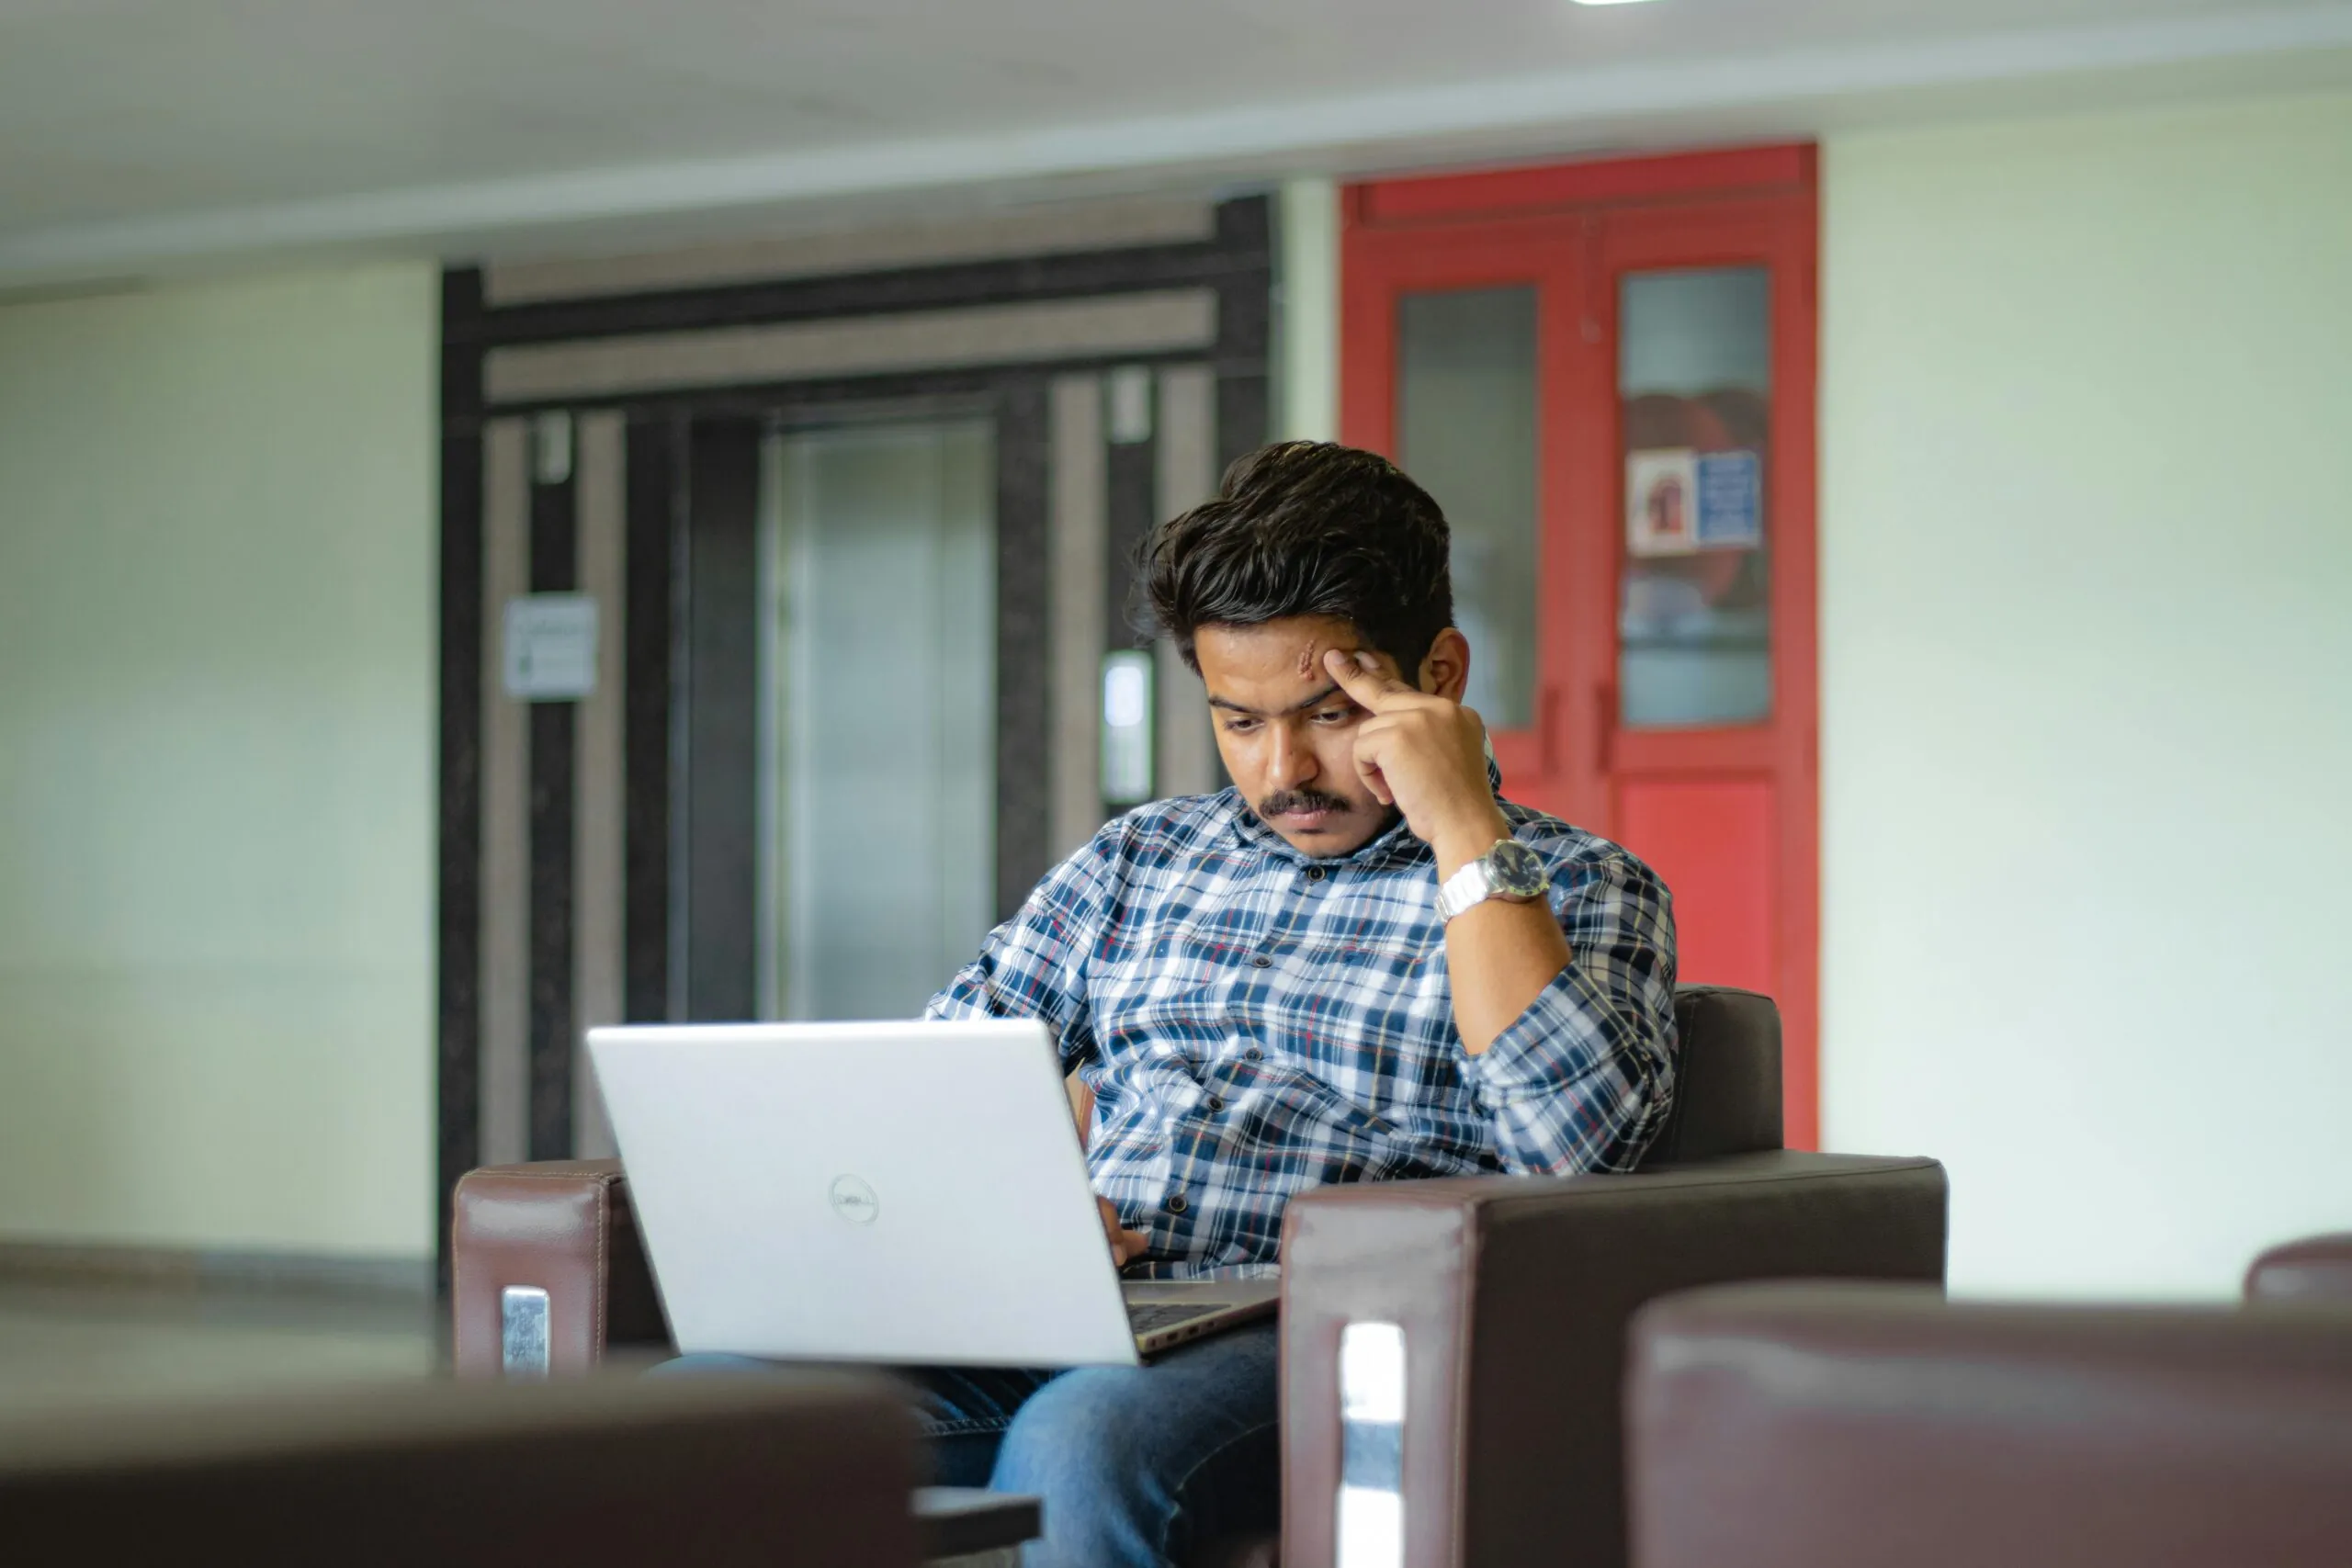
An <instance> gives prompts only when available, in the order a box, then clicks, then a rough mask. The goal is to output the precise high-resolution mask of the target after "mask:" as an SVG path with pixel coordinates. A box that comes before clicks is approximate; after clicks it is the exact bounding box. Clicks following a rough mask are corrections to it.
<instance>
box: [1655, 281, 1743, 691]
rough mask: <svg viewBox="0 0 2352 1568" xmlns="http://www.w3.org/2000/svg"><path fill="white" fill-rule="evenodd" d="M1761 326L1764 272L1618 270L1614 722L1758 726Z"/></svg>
mask: <svg viewBox="0 0 2352 1568" xmlns="http://www.w3.org/2000/svg"><path fill="white" fill-rule="evenodd" d="M1770 326H1771V275H1770V272H1769V271H1768V270H1767V269H1766V268H1764V267H1756V266H1750V267H1721V268H1713V269H1709V270H1706V271H1691V272H1645V273H1630V274H1628V275H1626V276H1625V277H1624V279H1623V283H1622V284H1621V286H1620V290H1619V295H1618V317H1617V342H1618V360H1617V391H1618V398H1619V411H1620V426H1621V428H1622V429H1623V433H1624V460H1625V552H1624V567H1623V576H1622V577H1621V579H1620V590H1621V592H1620V593H1619V596H1618V626H1617V630H1618V648H1619V651H1618V693H1619V697H1618V701H1619V704H1620V708H1619V714H1620V722H1622V723H1623V724H1624V725H1625V726H1627V727H1628V728H1665V727H1669V726H1689V725H1724V724H1751V723H1755V722H1757V721H1758V720H1760V719H1765V718H1769V717H1770V716H1771V712H1772V653H1771V595H1770V580H1769V578H1768V576H1767V570H1768V565H1769V561H1768V537H1769V536H1768V534H1767V532H1766V530H1767V526H1768V523H1769V520H1768V519H1767V518H1766V517H1765V515H1764V494H1765V488H1766V483H1765V465H1766V463H1767V461H1768V455H1769V452H1770V423H1771V392H1772V382H1771V338H1770Z"/></svg>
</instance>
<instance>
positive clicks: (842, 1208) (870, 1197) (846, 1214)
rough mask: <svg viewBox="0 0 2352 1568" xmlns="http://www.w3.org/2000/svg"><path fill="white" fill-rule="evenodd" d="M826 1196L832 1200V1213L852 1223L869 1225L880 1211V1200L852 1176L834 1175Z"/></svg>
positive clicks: (870, 1189) (863, 1183) (871, 1189)
mask: <svg viewBox="0 0 2352 1568" xmlns="http://www.w3.org/2000/svg"><path fill="white" fill-rule="evenodd" d="M827 1196H828V1197H830V1198H831V1200H832V1204H833V1213H836V1214H839V1215H840V1216H841V1217H842V1219H845V1220H847V1221H848V1222H849V1223H850V1224H854V1225H870V1224H873V1223H874V1220H875V1217H876V1215H878V1214H880V1213H882V1200H880V1199H879V1198H876V1196H875V1195H874V1189H873V1188H871V1187H868V1186H867V1185H866V1184H865V1182H863V1181H861V1180H859V1179H857V1178H856V1177H854V1176H836V1177H834V1178H833V1185H832V1186H831V1189H829V1190H828V1192H827Z"/></svg>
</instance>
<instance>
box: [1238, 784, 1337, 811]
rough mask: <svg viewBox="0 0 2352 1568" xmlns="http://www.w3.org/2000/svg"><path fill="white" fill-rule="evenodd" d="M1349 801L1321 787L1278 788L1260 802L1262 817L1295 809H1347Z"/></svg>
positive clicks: (1259, 808) (1258, 808) (1259, 807)
mask: <svg viewBox="0 0 2352 1568" xmlns="http://www.w3.org/2000/svg"><path fill="white" fill-rule="evenodd" d="M1347 809H1348V803H1347V802H1346V801H1344V800H1341V799H1340V797H1339V796H1338V795H1326V794H1324V793H1323V792H1322V791H1321V790H1319V789H1283V790H1276V791H1275V792H1274V793H1273V794H1272V795H1268V796H1266V798H1265V799H1263V800H1261V801H1260V802H1258V807H1257V810H1258V815H1259V816H1261V817H1281V816H1284V815H1287V814H1288V813H1290V812H1293V811H1345V810H1347Z"/></svg>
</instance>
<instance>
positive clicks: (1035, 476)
mask: <svg viewBox="0 0 2352 1568" xmlns="http://www.w3.org/2000/svg"><path fill="white" fill-rule="evenodd" d="M1049 434H1050V433H1049V430H1048V427H1047V423H1046V383H1045V382H1044V381H1042V380H1023V381H1020V382H1017V383H1014V384H1012V385H1011V386H1009V387H1007V388H1006V389H1005V392H1004V395H1003V397H1002V399H1001V400H1000V401H999V403H998V406H997V421H996V914H997V919H1000V920H1002V919H1010V918H1011V917H1012V914H1013V912H1014V911H1015V910H1017V909H1019V908H1021V905H1022V901H1023V899H1025V898H1027V897H1029V890H1030V888H1031V887H1033V886H1035V885H1036V882H1037V879H1038V878H1039V877H1042V876H1043V875H1045V874H1046V869H1047V867H1048V866H1049V865H1050V863H1051V857H1052V850H1051V832H1052V822H1053V816H1052V812H1053V807H1052V800H1051V795H1050V790H1051V781H1050V779H1049V777H1048V768H1047V758H1048V754H1049V750H1050V748H1051V745H1052V720H1053V714H1052V710H1051V703H1052V691H1053V673H1052V668H1051V650H1050V649H1048V647H1047V635H1048V631H1049V626H1050V623H1049V621H1048V619H1047V614H1046V584H1047V582H1048V581H1050V579H1051V576H1052V563H1051V562H1050V561H1048V560H1047V558H1046V507H1047V504H1048V502H1047V485H1048V483H1049V479H1048V473H1047V444H1048V440H1049Z"/></svg>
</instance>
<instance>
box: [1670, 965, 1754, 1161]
mask: <svg viewBox="0 0 2352 1568" xmlns="http://www.w3.org/2000/svg"><path fill="white" fill-rule="evenodd" d="M1674 1022H1675V1027H1676V1029H1677V1031H1678V1032H1679V1034H1680V1036H1681V1054H1680V1055H1679V1059H1678V1062H1677V1066H1676V1082H1675V1089H1674V1109H1673V1111H1671V1112H1669V1113H1668V1116H1667V1119H1666V1125H1665V1126H1664V1127H1663V1128H1661V1129H1660V1130H1659V1132H1658V1135H1657V1141H1656V1142H1654V1143H1652V1144H1651V1145H1650V1149H1649V1153H1648V1154H1647V1155H1646V1156H1644V1157H1643V1159H1642V1164H1641V1168H1642V1169H1644V1170H1650V1169H1654V1168H1657V1167H1659V1166H1667V1165H1679V1164H1681V1163H1683V1162H1685V1161H1689V1160H1694V1159H1714V1158H1717V1157H1718V1156H1724V1155H1750V1154H1759V1153H1762V1152H1765V1151H1767V1150H1770V1149H1777V1148H1779V1147H1780V1146H1781V1010H1780V1009H1779V1008H1777V1007H1775V1006H1773V1005H1772V998H1770V997H1763V996H1758V995H1757V994H1756V993H1755V992H1754V991H1743V990H1738V989H1736V988H1735V987H1730V986H1685V987H1682V988H1681V989H1679V990H1678V991H1677V992H1675V994H1674Z"/></svg>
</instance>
